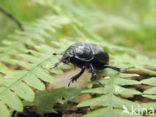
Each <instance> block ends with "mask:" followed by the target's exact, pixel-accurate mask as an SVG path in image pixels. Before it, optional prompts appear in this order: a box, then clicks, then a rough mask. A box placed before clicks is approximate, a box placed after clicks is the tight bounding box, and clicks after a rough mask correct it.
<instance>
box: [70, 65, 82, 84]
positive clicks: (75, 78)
mask: <svg viewBox="0 0 156 117" xmlns="http://www.w3.org/2000/svg"><path fill="white" fill-rule="evenodd" d="M84 71H85V66H83V67H82V69H81V71H80V72H79V73H78V74H76V75H75V76H73V77H72V78H71V81H70V82H69V84H68V87H69V86H70V83H73V82H74V81H77V79H78V78H79V77H80V76H81V75H82V74H83V73H84Z"/></svg>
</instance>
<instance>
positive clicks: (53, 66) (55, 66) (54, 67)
mask: <svg viewBox="0 0 156 117" xmlns="http://www.w3.org/2000/svg"><path fill="white" fill-rule="evenodd" d="M61 62H62V61H61V60H60V61H59V62H57V63H56V64H55V65H54V66H53V67H51V68H50V69H53V68H55V67H57V66H58V65H59V64H60V63H61Z"/></svg>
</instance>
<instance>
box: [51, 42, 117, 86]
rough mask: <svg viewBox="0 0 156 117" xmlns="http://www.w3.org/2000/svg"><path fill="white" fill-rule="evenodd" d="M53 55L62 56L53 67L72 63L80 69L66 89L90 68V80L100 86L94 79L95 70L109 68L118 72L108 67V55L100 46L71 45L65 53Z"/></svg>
mask: <svg viewBox="0 0 156 117" xmlns="http://www.w3.org/2000/svg"><path fill="white" fill-rule="evenodd" d="M53 55H62V58H61V59H60V60H59V62H57V63H56V64H55V66H54V67H57V66H58V65H59V64H60V63H61V62H63V63H65V64H68V63H72V64H74V65H75V66H78V67H79V68H81V71H80V72H79V73H78V74H76V75H75V76H73V77H72V78H71V81H70V82H69V84H68V87H69V86H70V83H71V82H72V83H73V82H74V81H77V79H78V78H79V77H80V76H81V75H82V74H83V73H84V71H85V69H89V68H90V69H91V72H92V79H93V80H96V81H97V82H98V83H99V84H101V85H102V86H103V84H102V83H100V82H99V81H98V80H97V79H96V72H95V70H102V69H105V68H111V69H114V70H116V71H119V72H120V68H117V67H114V66H111V65H108V63H109V55H108V54H107V52H106V51H105V50H104V49H103V48H102V47H101V46H98V45H96V44H73V45H71V46H70V47H69V48H68V49H67V50H66V51H65V52H63V53H53ZM54 67H53V68H54Z"/></svg>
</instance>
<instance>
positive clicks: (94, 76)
mask: <svg viewBox="0 0 156 117" xmlns="http://www.w3.org/2000/svg"><path fill="white" fill-rule="evenodd" d="M90 68H91V70H92V78H91V79H93V80H96V82H98V83H99V84H100V85H101V86H103V87H104V85H103V84H102V83H101V82H100V81H98V80H97V79H96V78H97V77H96V73H95V69H94V67H93V65H92V64H90Z"/></svg>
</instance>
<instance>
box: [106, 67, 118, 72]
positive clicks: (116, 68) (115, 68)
mask: <svg viewBox="0 0 156 117" xmlns="http://www.w3.org/2000/svg"><path fill="white" fill-rule="evenodd" d="M104 68H111V69H114V70H116V71H118V72H120V68H118V67H114V66H111V65H104Z"/></svg>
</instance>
